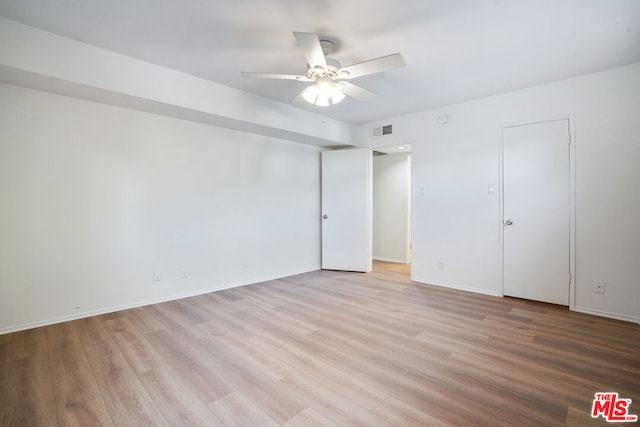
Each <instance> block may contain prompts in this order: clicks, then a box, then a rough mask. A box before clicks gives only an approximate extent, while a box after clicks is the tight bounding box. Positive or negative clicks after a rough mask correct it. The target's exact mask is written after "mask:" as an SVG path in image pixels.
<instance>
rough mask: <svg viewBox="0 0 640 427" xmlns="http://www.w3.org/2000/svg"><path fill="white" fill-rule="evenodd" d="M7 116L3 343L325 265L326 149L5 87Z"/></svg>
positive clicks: (0, 299)
mask: <svg viewBox="0 0 640 427" xmlns="http://www.w3.org/2000/svg"><path fill="white" fill-rule="evenodd" d="M0 112H1V114H0V333H3V332H9V331H12V330H17V329H23V328H26V327H30V326H36V325H40V324H46V323H50V322H55V321H61V320H65V319H69V318H74V317H82V316H86V315H90V314H94V313H101V312H106V311H112V310H115V309H118V308H122V307H129V306H135V305H140V304H144V303H149V302H154V301H161V300H166V299H172V298H176V297H180V296H186V295H193V294H198V293H203V292H207V291H210V290H216V289H221V288H226V287H230V286H235V285H238V284H243V283H250V282H257V281H262V280H266V279H270V278H275V277H281V276H287V275H291V274H296V273H301V272H305V271H311V270H316V269H318V268H319V261H320V223H319V212H320V194H319V187H320V183H319V178H320V172H319V149H318V148H315V147H311V146H308V145H301V144H296V143H292V142H287V141H282V140H276V139H272V138H267V137H264V136H259V135H255V134H249V133H243V132H239V131H235V130H226V129H221V128H217V127H213V126H207V125H203V124H199V123H193V122H188V121H183V120H178V119H173V118H168V117H164V116H158V115H154V114H149V113H144V112H139V111H133V110H128V109H124V108H119V107H113V106H107V105H103V104H97V103H92V102H88V101H82V100H78V99H74V98H68V97H64V96H59V95H53V94H48V93H45V92H39V91H35V90H30V89H22V88H18V87H15V86H9V85H4V84H0ZM244 266H246V267H244ZM181 271H184V272H185V273H186V274H187V276H188V278H186V279H183V278H181ZM153 272H158V273H159V274H160V278H161V280H160V281H159V282H154V281H153Z"/></svg>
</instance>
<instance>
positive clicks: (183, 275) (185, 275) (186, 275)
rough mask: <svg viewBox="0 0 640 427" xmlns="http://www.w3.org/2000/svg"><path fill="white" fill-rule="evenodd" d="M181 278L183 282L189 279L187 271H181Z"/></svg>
mask: <svg viewBox="0 0 640 427" xmlns="http://www.w3.org/2000/svg"><path fill="white" fill-rule="evenodd" d="M180 278H181V279H183V280H184V279H188V278H189V275H188V274H187V270H185V269H184V268H183V269H181V270H180Z"/></svg>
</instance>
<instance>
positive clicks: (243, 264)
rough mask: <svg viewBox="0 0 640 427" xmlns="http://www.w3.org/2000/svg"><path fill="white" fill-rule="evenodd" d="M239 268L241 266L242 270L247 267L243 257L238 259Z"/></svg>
mask: <svg viewBox="0 0 640 427" xmlns="http://www.w3.org/2000/svg"><path fill="white" fill-rule="evenodd" d="M240 268H242V269H243V270H244V269H245V268H247V260H245V259H243V260H242V261H240Z"/></svg>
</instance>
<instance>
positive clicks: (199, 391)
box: [0, 262, 640, 426]
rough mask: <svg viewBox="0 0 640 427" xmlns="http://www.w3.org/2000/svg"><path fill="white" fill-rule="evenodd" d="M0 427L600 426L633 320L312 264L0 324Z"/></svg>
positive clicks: (627, 363)
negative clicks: (271, 276) (93, 310)
mask: <svg viewBox="0 0 640 427" xmlns="http://www.w3.org/2000/svg"><path fill="white" fill-rule="evenodd" d="M0 366H1V371H0V375H1V376H0V425H2V426H30V425H38V426H40V425H42V426H49V425H51V426H56V425H65V426H66V425H82V426H90V425H115V426H134V425H135V426H140V425H154V426H155V425H160V426H161V425H167V426H181V425H202V426H212V425H222V426H227V425H245V426H249V425H259V426H272V425H273V426H277V425H286V426H298V425H300V426H334V425H338V426H342V425H361V426H362V425H366V426H387V425H402V426H409V425H420V426H472V425H473V426H502V425H504V426H528V425H530V426H555V425H571V426H586V425H606V424H607V423H606V422H605V421H604V420H603V419H602V418H600V419H596V420H594V419H592V418H591V417H590V410H591V405H592V401H593V397H594V393H595V392H598V391H605V392H606V391H616V392H618V393H619V394H620V397H623V398H631V399H633V403H632V404H631V406H630V413H632V414H640V327H639V326H638V325H635V324H630V323H625V322H619V321H614V320H609V319H603V318H598V317H593V316H588V315H583V314H579V313H574V312H570V311H568V310H567V309H566V308H562V307H558V306H554V305H549V304H543V303H535V302H531V301H524V300H518V299H513V298H496V297H490V296H484V295H478V294H472V293H467V292H462V291H455V290H450V289H445V288H440V287H435V286H429V285H422V284H417V283H412V282H411V281H410V280H409V279H408V268H407V267H406V266H401V265H397V264H389V263H381V262H376V263H375V270H374V272H373V273H370V274H361V273H343V272H332V271H318V272H313V273H308V274H302V275H298V276H293V277H289V278H284V279H280V280H274V281H270V282H265V283H260V284H256V285H251V286H244V287H241V288H235V289H229V290H225V291H220V292H215V293H211V294H206V295H201V296H198V297H193V298H188V299H183V300H180V301H173V302H169V303H164V304H157V305H152V306H147V307H142V308H136V309H132V310H126V311H122V312H118V313H113V314H109V315H103V316H97V317H92V318H88V319H83V320H77V321H73V322H67V323H62V324H57V325H53V326H48V327H44V328H38V329H32V330H28V331H23V332H18V333H13V334H7V335H2V336H0Z"/></svg>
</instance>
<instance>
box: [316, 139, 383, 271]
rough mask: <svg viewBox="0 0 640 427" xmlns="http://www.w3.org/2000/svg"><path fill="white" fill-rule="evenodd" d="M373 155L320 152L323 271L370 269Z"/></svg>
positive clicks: (362, 151)
mask: <svg viewBox="0 0 640 427" xmlns="http://www.w3.org/2000/svg"><path fill="white" fill-rule="evenodd" d="M372 166H373V152H372V150H370V149H353V150H336V151H323V152H322V268H323V269H325V270H344V271H361V272H370V271H371V270H372V269H373V265H372V264H373V263H372V256H373V254H372V248H373V228H372V224H373V223H372V217H373V214H372V197H373V187H372V182H373V175H372V170H373V168H372Z"/></svg>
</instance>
